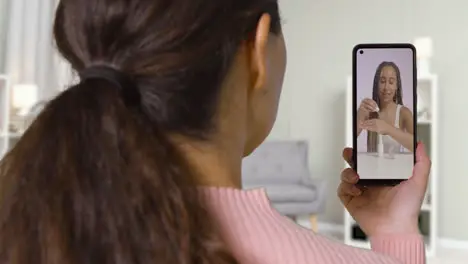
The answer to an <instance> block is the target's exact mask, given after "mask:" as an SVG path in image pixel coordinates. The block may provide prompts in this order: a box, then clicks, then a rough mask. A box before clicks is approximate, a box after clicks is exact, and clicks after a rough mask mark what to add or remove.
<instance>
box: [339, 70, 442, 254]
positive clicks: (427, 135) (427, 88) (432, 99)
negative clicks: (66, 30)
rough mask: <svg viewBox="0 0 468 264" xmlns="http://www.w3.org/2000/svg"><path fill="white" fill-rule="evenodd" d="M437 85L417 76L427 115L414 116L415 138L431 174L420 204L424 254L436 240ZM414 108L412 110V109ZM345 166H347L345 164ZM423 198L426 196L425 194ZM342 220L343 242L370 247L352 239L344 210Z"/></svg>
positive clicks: (349, 102) (350, 222) (349, 89)
mask: <svg viewBox="0 0 468 264" xmlns="http://www.w3.org/2000/svg"><path fill="white" fill-rule="evenodd" d="M437 84H438V78H437V76H436V75H430V76H425V77H424V78H419V79H418V94H419V93H420V92H421V93H422V92H424V95H423V96H424V100H426V101H425V104H426V106H430V107H429V109H430V111H429V112H430V113H431V114H430V115H428V116H425V117H424V118H418V120H417V122H418V131H417V132H418V140H420V141H423V142H424V143H425V145H426V149H427V150H428V152H429V154H430V157H431V160H432V167H431V175H430V182H429V186H428V194H427V195H426V196H428V195H430V202H429V203H428V202H427V201H426V199H425V203H424V204H423V205H422V207H421V215H424V217H427V218H428V219H425V220H426V221H428V223H429V224H428V226H429V228H428V230H425V231H428V233H427V234H426V233H424V234H423V235H424V236H425V242H426V254H427V255H428V256H434V255H435V254H436V251H435V247H434V245H436V244H437V240H438V229H437V225H438V221H437V182H438V156H437V154H438V144H437V142H438V141H437V140H438V101H437V98H438V96H437V93H438V89H437ZM352 87H353V85H352V78H351V77H348V79H347V90H346V98H347V99H346V108H345V109H346V119H347V122H346V135H345V140H346V145H347V146H349V147H352V145H353V138H352V134H353V133H352V129H351V128H352V127H353V126H352V119H353V115H352V112H351V111H352V109H353V103H352ZM415 111H416V110H415ZM345 167H349V166H348V165H347V164H345ZM426 198H427V197H426ZM344 214H345V217H344V219H345V222H344V229H345V230H344V235H345V239H344V240H345V243H346V244H348V245H350V246H355V247H360V248H367V249H369V248H370V243H369V242H368V241H362V240H358V239H353V238H352V227H353V225H354V224H355V221H354V219H353V218H352V217H351V215H350V214H349V213H348V212H347V211H346V210H344Z"/></svg>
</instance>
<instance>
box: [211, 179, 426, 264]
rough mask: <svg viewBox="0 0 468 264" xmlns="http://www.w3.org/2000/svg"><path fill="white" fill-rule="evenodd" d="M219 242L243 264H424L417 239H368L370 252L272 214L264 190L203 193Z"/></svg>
mask: <svg viewBox="0 0 468 264" xmlns="http://www.w3.org/2000/svg"><path fill="white" fill-rule="evenodd" d="M202 190H203V193H204V195H206V196H207V198H208V199H207V203H208V208H209V210H210V211H211V214H213V216H214V217H215V218H216V221H217V222H218V223H219V225H220V227H221V230H222V236H223V237H224V239H225V240H226V243H227V244H228V246H229V248H231V249H232V252H233V253H234V255H235V256H236V258H237V259H238V260H239V261H240V263H242V264H315V263H316V264H329V263H331V264H338V263H340V264H341V263H343V264H354V263H355V264H397V263H401V264H423V263H425V248H424V242H423V239H422V237H421V236H419V235H388V236H380V237H373V238H371V239H370V240H371V247H372V250H364V249H359V248H354V247H350V246H346V245H344V244H343V243H341V242H338V241H334V240H333V239H329V238H327V237H325V236H322V235H320V234H316V233H313V232H312V231H310V230H308V229H305V228H302V227H300V226H298V225H297V224H295V223H294V222H293V221H291V220H289V218H286V217H283V216H282V215H280V214H279V213H278V212H277V211H276V210H275V209H273V208H272V206H271V205H270V202H269V200H268V197H267V195H266V193H265V191H264V190H263V189H255V190H249V191H243V190H238V189H233V188H216V187H206V188H205V187H203V188H202Z"/></svg>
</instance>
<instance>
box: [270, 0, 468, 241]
mask: <svg viewBox="0 0 468 264" xmlns="http://www.w3.org/2000/svg"><path fill="white" fill-rule="evenodd" d="M281 5H282V9H283V16H284V18H285V22H286V24H285V27H284V30H285V36H286V41H287V45H288V55H289V56H288V71H287V75H286V80H285V87H284V89H285V91H286V92H285V97H283V98H282V107H281V109H280V111H283V113H281V114H280V116H279V117H278V118H279V121H278V124H277V126H276V127H275V137H285V138H297V139H308V140H309V141H310V144H311V149H310V151H311V154H310V164H311V170H312V173H313V177H325V178H327V179H329V181H330V190H329V195H328V204H327V211H326V213H325V214H324V215H323V216H322V217H321V218H320V220H321V221H329V222H335V223H342V222H343V211H342V207H341V205H340V204H339V201H338V199H337V198H336V186H337V185H338V182H339V177H340V171H341V169H342V166H343V162H342V160H341V150H342V148H343V147H344V131H345V129H349V128H345V125H344V122H345V116H344V113H345V109H344V104H345V101H344V96H345V88H346V76H347V75H349V74H350V73H351V50H352V47H353V46H354V45H355V44H357V43H361V42H387V41H388V42H411V41H412V40H413V39H414V38H415V37H418V36H431V37H433V39H434V46H435V47H434V48H435V55H434V59H433V72H434V73H436V74H438V75H439V79H440V83H439V88H440V92H439V100H440V104H439V106H440V113H439V117H440V118H439V120H440V130H439V134H440V139H439V142H440V147H439V149H440V154H439V157H440V161H439V167H440V171H439V178H440V182H439V190H440V191H439V192H440V193H439V196H440V197H439V198H440V200H439V206H440V209H439V213H440V216H439V225H440V226H439V230H440V235H441V236H443V237H450V238H454V239H464V240H468V226H466V223H468V204H467V203H466V202H465V201H468V191H467V188H468V167H467V166H466V164H467V162H468V151H466V146H468V136H467V135H468V125H467V124H468V115H466V112H467V110H466V105H467V102H466V100H468V87H467V86H466V76H467V74H468V16H466V10H468V2H467V1H466V0H445V1H440V0H410V1H409V0H393V1H391V2H388V1H370V0H354V1H345V0H283V1H282V2H281Z"/></svg>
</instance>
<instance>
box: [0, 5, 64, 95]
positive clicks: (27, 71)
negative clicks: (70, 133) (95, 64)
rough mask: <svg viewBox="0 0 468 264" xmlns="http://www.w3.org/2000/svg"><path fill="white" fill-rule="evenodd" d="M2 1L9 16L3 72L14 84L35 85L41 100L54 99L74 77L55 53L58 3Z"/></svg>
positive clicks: (7, 18)
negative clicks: (54, 35)
mask: <svg viewBox="0 0 468 264" xmlns="http://www.w3.org/2000/svg"><path fill="white" fill-rule="evenodd" d="M0 1H4V3H3V6H4V7H5V9H6V16H7V17H6V32H5V34H4V35H5V42H4V50H5V53H4V54H5V55H4V56H3V59H4V64H3V65H4V72H5V73H6V74H7V75H9V76H10V78H11V80H12V84H17V83H28V84H36V85H37V86H38V87H39V97H40V98H39V99H45V98H49V97H51V96H54V95H55V94H56V93H57V92H58V91H60V90H62V89H63V88H65V86H66V85H67V84H69V83H70V81H71V76H72V75H71V69H70V67H69V65H68V64H67V63H66V62H65V61H63V60H62V59H61V58H60V57H59V55H58V53H57V52H56V49H55V47H54V43H53V38H52V25H53V19H54V14H55V8H56V6H57V3H58V0H40V1H38V0H0ZM4 14H5V12H4ZM0 48H1V46H0Z"/></svg>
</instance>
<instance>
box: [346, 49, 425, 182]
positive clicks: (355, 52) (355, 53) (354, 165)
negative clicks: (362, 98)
mask: <svg viewBox="0 0 468 264" xmlns="http://www.w3.org/2000/svg"><path fill="white" fill-rule="evenodd" d="M408 48H409V49H411V50H412V51H413V69H414V70H413V120H414V122H413V129H414V130H413V131H414V150H416V146H417V123H418V122H417V114H416V109H418V108H417V102H418V99H417V96H418V95H417V84H418V74H417V67H416V66H417V65H416V48H415V47H414V45H413V44H410V43H386V44H385V43H372V44H358V45H356V46H354V48H353V75H352V84H353V92H352V94H353V104H352V105H353V110H352V111H353V157H352V166H351V167H352V168H353V169H354V170H355V171H356V172H357V168H358V163H357V135H356V132H357V123H356V121H357V107H358V106H357V104H358V103H357V96H356V93H357V85H356V84H357V82H356V76H357V65H356V64H357V56H359V55H360V54H358V52H359V50H361V49H362V50H366V49H408ZM415 152H416V151H414V153H413V159H414V163H416V154H415ZM408 176H409V175H408ZM406 180H408V179H360V180H359V181H358V183H357V184H358V185H359V186H376V185H377V186H395V185H398V184H400V183H401V182H403V181H406Z"/></svg>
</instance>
